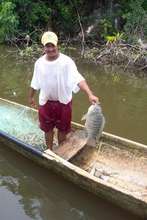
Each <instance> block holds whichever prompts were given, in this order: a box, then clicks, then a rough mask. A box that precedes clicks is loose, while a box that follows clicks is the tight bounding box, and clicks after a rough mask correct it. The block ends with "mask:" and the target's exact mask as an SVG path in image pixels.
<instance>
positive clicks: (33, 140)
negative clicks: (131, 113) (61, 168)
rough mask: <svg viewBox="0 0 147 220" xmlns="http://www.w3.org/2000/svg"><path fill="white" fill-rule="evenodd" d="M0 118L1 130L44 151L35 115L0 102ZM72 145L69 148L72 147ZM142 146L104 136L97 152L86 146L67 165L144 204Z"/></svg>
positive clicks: (146, 185)
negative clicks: (77, 168)
mask: <svg viewBox="0 0 147 220" xmlns="http://www.w3.org/2000/svg"><path fill="white" fill-rule="evenodd" d="M0 115H1V118H0V130H2V131H5V132H6V133H8V134H10V135H11V136H15V137H16V138H18V139H19V140H21V141H23V142H24V143H27V144H30V145H31V146H32V147H34V148H36V149H38V150H39V151H41V152H43V151H44V150H45V149H46V146H45V143H44V136H43V132H42V131H41V130H40V129H39V128H38V116H37V112H36V111H34V110H32V109H30V108H28V107H25V106H22V105H17V104H16V105H14V104H12V103H11V102H7V101H5V100H2V99H1V100H0ZM75 131H76V132H77V137H78V138H79V137H80V136H78V135H80V134H83V127H82V126H80V125H78V124H76V123H73V130H72V132H75ZM79 139H80V138H79ZM109 140H110V141H109ZM75 141H76V140H74V141H73V143H69V145H70V146H72V145H73V144H74V143H75ZM124 143H125V144H124ZM138 146H139V147H138ZM141 146H142V145H141ZM141 146H140V145H139V144H137V143H136V144H133V143H132V142H127V141H125V140H124V141H123V140H119V138H118V139H117V138H114V140H113V141H112V138H110V137H109V135H106V134H103V136H102V137H101V139H100V142H99V143H98V145H97V147H96V148H93V147H89V146H87V145H85V146H84V148H81V150H79V151H78V153H77V154H76V155H75V156H74V157H71V158H70V162H71V163H72V164H74V165H76V166H78V167H80V168H82V169H83V170H85V171H87V172H88V173H90V174H91V175H92V176H95V177H96V178H98V180H100V181H103V182H104V183H107V184H109V185H110V186H112V187H113V186H115V188H117V189H118V190H120V191H122V192H126V193H128V194H129V193H130V194H132V195H134V196H135V197H137V198H139V199H140V200H142V201H144V202H145V203H147V172H146V170H147V148H146V146H142V147H141ZM57 148H58V146H57V140H56V139H55V140H54V151H56V152H58V151H59V150H57Z"/></svg>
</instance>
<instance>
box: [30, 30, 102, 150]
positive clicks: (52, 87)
mask: <svg viewBox="0 0 147 220" xmlns="http://www.w3.org/2000/svg"><path fill="white" fill-rule="evenodd" d="M41 43H42V44H43V46H44V52H45V54H44V55H43V56H41V57H40V58H39V59H38V60H37V61H36V62H35V66H34V74H33V78H32V81H31V88H30V92H29V104H30V105H31V106H32V107H34V106H35V101H34V95H35V93H36V90H40V94H39V122H40V128H41V129H42V130H43V131H44V132H45V140H46V145H47V147H48V148H49V149H51V150H52V146H53V136H54V132H53V129H54V127H56V128H57V129H58V143H59V144H61V143H62V142H63V141H64V140H65V139H66V134H67V133H68V132H69V131H70V129H71V115H72V92H74V93H76V92H78V91H79V89H81V90H82V91H84V92H85V93H86V94H87V95H88V98H89V101H90V102H91V103H92V104H94V103H96V102H98V97H96V96H95V95H93V93H92V91H91V90H90V88H89V86H88V85H87V83H86V81H85V79H84V77H83V76H82V75H81V74H80V73H79V72H78V70H77V67H76V64H75V63H74V61H73V60H72V59H71V58H70V57H68V56H66V55H64V54H62V53H60V52H59V50H58V46H57V43H58V37H57V35H56V34H55V33H53V32H51V31H48V32H45V33H44V34H43V35H42V38H41Z"/></svg>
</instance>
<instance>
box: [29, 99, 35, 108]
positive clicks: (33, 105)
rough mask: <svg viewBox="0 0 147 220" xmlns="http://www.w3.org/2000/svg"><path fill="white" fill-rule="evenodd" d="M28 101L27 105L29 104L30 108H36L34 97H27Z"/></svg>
mask: <svg viewBox="0 0 147 220" xmlns="http://www.w3.org/2000/svg"><path fill="white" fill-rule="evenodd" d="M28 102H29V105H30V106H31V107H32V108H36V107H37V105H36V103H35V100H34V98H31V97H29V98H28Z"/></svg>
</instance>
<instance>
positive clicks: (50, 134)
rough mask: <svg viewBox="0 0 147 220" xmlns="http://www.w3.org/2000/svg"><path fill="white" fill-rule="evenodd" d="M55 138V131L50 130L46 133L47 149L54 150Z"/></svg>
mask: <svg viewBox="0 0 147 220" xmlns="http://www.w3.org/2000/svg"><path fill="white" fill-rule="evenodd" d="M53 137H54V131H53V129H52V130H50V131H49V132H47V133H45V141H46V145H47V147H48V148H49V149H50V150H52V149H53Z"/></svg>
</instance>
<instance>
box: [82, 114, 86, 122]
mask: <svg viewBox="0 0 147 220" xmlns="http://www.w3.org/2000/svg"><path fill="white" fill-rule="evenodd" d="M86 117H87V113H86V114H85V115H83V117H82V118H81V121H85V120H86Z"/></svg>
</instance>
